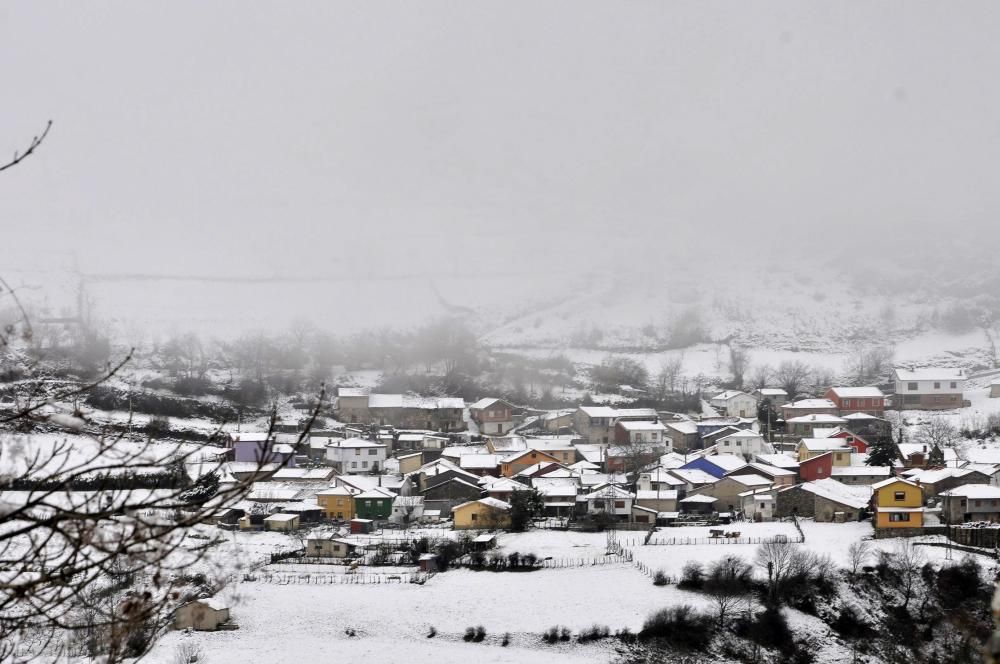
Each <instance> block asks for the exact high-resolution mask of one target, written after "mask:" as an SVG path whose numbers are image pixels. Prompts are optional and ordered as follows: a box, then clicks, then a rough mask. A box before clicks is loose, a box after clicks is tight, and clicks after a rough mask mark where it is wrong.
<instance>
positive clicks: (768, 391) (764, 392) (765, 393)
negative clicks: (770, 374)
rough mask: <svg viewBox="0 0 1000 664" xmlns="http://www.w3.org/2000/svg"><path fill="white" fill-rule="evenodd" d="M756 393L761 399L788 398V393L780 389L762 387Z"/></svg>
mask: <svg viewBox="0 0 1000 664" xmlns="http://www.w3.org/2000/svg"><path fill="white" fill-rule="evenodd" d="M757 393H758V394H760V395H761V396H762V397H782V396H788V392H786V391H785V390H783V389H781V388H780V387H762V388H760V389H759V390H757Z"/></svg>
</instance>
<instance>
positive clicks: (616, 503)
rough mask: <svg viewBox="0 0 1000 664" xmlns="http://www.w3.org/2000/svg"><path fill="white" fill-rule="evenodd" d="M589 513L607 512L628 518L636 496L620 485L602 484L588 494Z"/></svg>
mask: <svg viewBox="0 0 1000 664" xmlns="http://www.w3.org/2000/svg"><path fill="white" fill-rule="evenodd" d="M586 499H587V512H588V513H589V514H598V513H601V512H603V513H605V514H611V515H613V516H616V517H618V518H624V519H628V518H629V516H631V514H632V503H633V502H634V500H635V496H634V495H633V494H632V493H631V492H629V491H627V490H625V489H623V488H621V487H620V486H614V485H611V486H607V485H606V486H602V487H598V488H597V489H596V490H595V491H593V492H591V493H588V494H587V495H586Z"/></svg>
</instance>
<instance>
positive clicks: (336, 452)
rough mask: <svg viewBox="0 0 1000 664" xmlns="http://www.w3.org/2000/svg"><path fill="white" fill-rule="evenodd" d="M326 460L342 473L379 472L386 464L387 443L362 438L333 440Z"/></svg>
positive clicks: (327, 450) (328, 446)
mask: <svg viewBox="0 0 1000 664" xmlns="http://www.w3.org/2000/svg"><path fill="white" fill-rule="evenodd" d="M326 462H327V463H328V464H329V465H331V466H334V467H336V468H338V469H339V470H340V472H341V473H371V472H378V471H380V470H381V469H382V467H383V465H384V464H385V445H382V444H381V443H373V442H371V441H370V440H362V439H361V438H348V439H346V440H337V441H333V442H331V443H329V444H328V445H327V446H326Z"/></svg>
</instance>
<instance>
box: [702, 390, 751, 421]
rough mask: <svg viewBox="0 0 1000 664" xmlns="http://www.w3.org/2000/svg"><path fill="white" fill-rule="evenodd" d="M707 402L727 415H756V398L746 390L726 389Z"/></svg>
mask: <svg viewBox="0 0 1000 664" xmlns="http://www.w3.org/2000/svg"><path fill="white" fill-rule="evenodd" d="M709 403H711V404H712V407H713V408H715V409H716V410H718V411H719V412H720V413H723V414H724V415H727V416H729V417H757V400H756V399H755V398H753V397H752V396H750V395H749V394H747V393H746V392H740V391H739V390H726V391H725V392H722V393H720V394H716V395H715V396H714V397H712V399H711V401H710V402H709Z"/></svg>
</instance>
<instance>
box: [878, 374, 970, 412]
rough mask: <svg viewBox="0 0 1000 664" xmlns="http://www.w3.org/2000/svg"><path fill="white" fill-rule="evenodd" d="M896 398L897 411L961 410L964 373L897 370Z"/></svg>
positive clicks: (893, 402) (894, 399) (894, 398)
mask: <svg viewBox="0 0 1000 664" xmlns="http://www.w3.org/2000/svg"><path fill="white" fill-rule="evenodd" d="M893 374H894V375H893V379H894V381H895V383H896V395H895V397H893V400H892V404H893V406H895V407H896V408H898V409H900V410H945V409H949V408H961V407H962V392H963V391H964V390H965V372H963V371H962V370H961V369H896V370H895V371H894V372H893Z"/></svg>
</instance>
